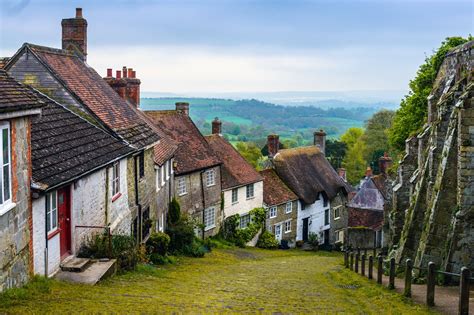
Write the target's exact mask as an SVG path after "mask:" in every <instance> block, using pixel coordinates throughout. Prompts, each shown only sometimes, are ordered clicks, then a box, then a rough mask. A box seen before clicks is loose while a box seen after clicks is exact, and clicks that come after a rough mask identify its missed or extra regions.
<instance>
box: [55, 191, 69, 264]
mask: <svg viewBox="0 0 474 315" xmlns="http://www.w3.org/2000/svg"><path fill="white" fill-rule="evenodd" d="M69 191H70V187H69V186H68V187H65V188H61V189H60V190H58V217H59V220H58V221H59V229H60V238H59V246H60V254H61V259H63V258H65V257H67V256H69V255H70V254H71V202H70V198H69V195H70V194H69Z"/></svg>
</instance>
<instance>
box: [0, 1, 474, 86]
mask: <svg viewBox="0 0 474 315" xmlns="http://www.w3.org/2000/svg"><path fill="white" fill-rule="evenodd" d="M473 3H474V1H472V0H468V1H457V0H451V1H426V0H413V1H408V0H391V1H388V0H387V1H385V0H367V1H362V0H357V1H355V0H354V1H338V0H327V1H316V0H315V1H298V0H291V1H290V0H288V1H283V0H274V1H272V0H267V1H246V0H240V1H233V0H200V1H189V0H188V1H179V0H170V1H158V0H157V1H152V0H148V1H145V0H135V1H133V0H128V1H125V0H123V1H99V0H67V1H64V0H44V1H41V0H0V11H1V12H0V56H11V55H12V54H14V53H15V51H16V50H17V49H18V48H19V47H20V46H21V45H22V44H23V43H24V42H29V43H34V44H39V45H45V46H52V47H59V48H60V47H61V19H62V18H70V17H74V15H75V8H76V7H82V8H83V16H84V17H85V18H86V19H87V21H88V59H87V62H88V64H89V65H91V66H92V67H94V68H95V69H96V70H97V71H98V72H99V73H100V74H102V75H104V76H105V74H106V69H107V68H113V69H114V70H115V69H120V68H121V67H122V66H124V65H125V66H128V67H132V68H133V69H134V70H136V72H137V77H139V78H140V79H141V81H142V85H141V89H142V91H150V92H152V91H153V92H167V93H188V94H189V93H191V94H193V93H194V94H203V93H204V94H205V93H208V92H209V93H210V92H229V93H233V92H257V91H258V92H273V91H406V90H407V85H408V81H409V80H410V79H411V78H413V76H414V75H415V73H416V70H417V68H418V66H419V65H420V64H421V63H422V62H423V61H424V58H425V56H426V55H429V54H431V53H432V51H433V49H435V48H437V47H438V46H439V45H440V43H441V41H442V40H443V39H444V38H446V37H448V36H463V37H467V36H468V35H469V34H474V31H473V29H474V24H473V23H474V9H473ZM114 73H115V71H114Z"/></svg>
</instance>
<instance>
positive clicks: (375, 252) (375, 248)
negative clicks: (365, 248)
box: [373, 247, 377, 257]
mask: <svg viewBox="0 0 474 315" xmlns="http://www.w3.org/2000/svg"><path fill="white" fill-rule="evenodd" d="M373 255H374V257H377V247H374V254H373Z"/></svg>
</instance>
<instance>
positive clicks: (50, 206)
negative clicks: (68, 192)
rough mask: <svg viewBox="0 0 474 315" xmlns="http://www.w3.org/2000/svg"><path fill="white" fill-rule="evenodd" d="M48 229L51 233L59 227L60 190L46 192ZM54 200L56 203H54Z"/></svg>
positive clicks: (48, 232)
mask: <svg viewBox="0 0 474 315" xmlns="http://www.w3.org/2000/svg"><path fill="white" fill-rule="evenodd" d="M46 198H47V200H46V222H45V224H46V231H47V234H51V233H53V232H55V231H56V230H57V229H58V192H57V191H56V190H54V191H52V192H50V193H48V194H46ZM53 201H54V203H53Z"/></svg>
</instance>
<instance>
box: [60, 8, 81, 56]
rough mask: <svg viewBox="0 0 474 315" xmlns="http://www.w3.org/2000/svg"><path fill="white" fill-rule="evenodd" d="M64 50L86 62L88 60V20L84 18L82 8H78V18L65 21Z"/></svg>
mask: <svg viewBox="0 0 474 315" xmlns="http://www.w3.org/2000/svg"><path fill="white" fill-rule="evenodd" d="M61 26H62V48H63V49H65V50H69V51H71V52H73V53H74V54H76V55H77V56H79V57H80V58H82V60H84V61H86V59H87V20H86V19H84V18H83V17H82V8H76V17H75V18H71V19H63V20H62V22H61Z"/></svg>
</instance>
